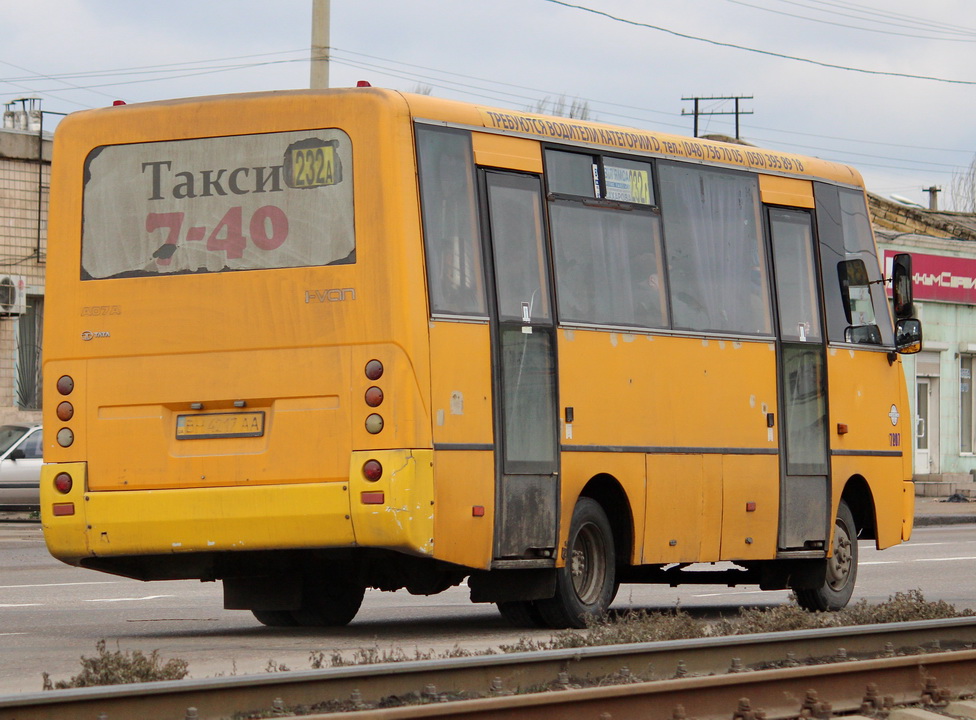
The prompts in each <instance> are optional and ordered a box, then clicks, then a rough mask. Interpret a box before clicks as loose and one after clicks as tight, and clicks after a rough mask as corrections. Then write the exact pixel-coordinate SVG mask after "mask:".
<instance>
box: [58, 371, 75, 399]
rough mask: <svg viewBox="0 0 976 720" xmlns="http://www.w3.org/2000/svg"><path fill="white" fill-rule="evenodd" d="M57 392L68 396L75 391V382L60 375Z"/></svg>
mask: <svg viewBox="0 0 976 720" xmlns="http://www.w3.org/2000/svg"><path fill="white" fill-rule="evenodd" d="M57 387H58V392H59V393H61V394H62V395H70V394H71V391H72V390H74V389H75V381H74V378H72V377H71V376H70V375H62V376H61V377H59V378H58V385H57Z"/></svg>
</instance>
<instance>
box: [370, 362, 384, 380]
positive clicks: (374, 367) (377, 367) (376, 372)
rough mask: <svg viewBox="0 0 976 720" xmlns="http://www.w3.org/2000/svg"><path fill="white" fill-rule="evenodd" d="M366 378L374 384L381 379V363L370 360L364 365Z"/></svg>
mask: <svg viewBox="0 0 976 720" xmlns="http://www.w3.org/2000/svg"><path fill="white" fill-rule="evenodd" d="M366 377H368V378H369V379H370V380H373V381H374V382H375V381H376V380H379V379H380V378H381V377H383V363H381V362H380V361H379V360H370V361H369V362H368V363H366Z"/></svg>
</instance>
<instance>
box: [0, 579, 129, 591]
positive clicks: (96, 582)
mask: <svg viewBox="0 0 976 720" xmlns="http://www.w3.org/2000/svg"><path fill="white" fill-rule="evenodd" d="M120 582H121V581H120V580H90V581H88V582H70V583H40V584H37V585H0V590H16V589H17V588H42V587H71V586H73V585H118V584H119V583H120Z"/></svg>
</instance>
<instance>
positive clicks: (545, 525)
mask: <svg viewBox="0 0 976 720" xmlns="http://www.w3.org/2000/svg"><path fill="white" fill-rule="evenodd" d="M483 179H484V187H485V190H486V201H487V205H488V213H487V220H488V223H487V224H488V233H487V234H486V236H487V237H488V238H489V242H488V247H489V251H488V255H489V257H488V264H489V267H490V275H491V277H493V279H494V283H493V285H494V308H493V312H492V313H491V318H492V319H491V325H492V332H491V338H492V340H491V342H492V361H493V371H492V375H493V383H494V397H495V438H496V442H495V449H496V452H495V479H496V484H495V541H494V557H495V563H494V564H495V566H496V567H497V566H499V564H500V563H499V561H502V562H504V561H505V560H525V559H535V560H544V561H545V562H546V564H549V563H550V562H551V559H552V558H554V557H555V547H556V530H557V527H556V525H557V519H558V517H559V515H558V504H559V482H558V477H559V476H558V427H557V423H558V420H557V403H556V400H557V399H556V366H555V363H556V360H555V328H554V323H553V312H552V306H553V303H552V291H551V288H550V281H549V270H548V259H547V253H546V242H545V231H544V223H543V215H542V213H543V204H542V189H541V185H540V181H539V179H538V178H537V177H535V176H531V175H520V174H515V173H505V172H497V171H484V174H483ZM519 565H524V563H522V562H520V563H519Z"/></svg>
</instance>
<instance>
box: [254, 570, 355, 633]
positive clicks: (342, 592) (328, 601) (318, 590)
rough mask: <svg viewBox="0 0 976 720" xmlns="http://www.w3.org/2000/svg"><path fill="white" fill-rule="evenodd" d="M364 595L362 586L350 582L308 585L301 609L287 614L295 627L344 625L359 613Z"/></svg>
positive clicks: (334, 581)
mask: <svg viewBox="0 0 976 720" xmlns="http://www.w3.org/2000/svg"><path fill="white" fill-rule="evenodd" d="M365 594H366V587H365V586H364V585H361V584H358V583H353V582H344V581H341V580H339V581H336V580H334V579H333V581H332V582H330V583H326V582H314V583H308V584H306V585H305V589H304V593H303V597H302V606H301V608H299V609H298V610H292V612H291V615H292V617H293V618H294V619H295V623H296V624H298V625H304V626H306V627H338V626H341V625H348V624H349V623H350V622H352V619H353V618H354V617H356V613H358V612H359V607H360V605H362V604H363V596H364V595H365ZM258 619H260V618H258Z"/></svg>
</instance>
